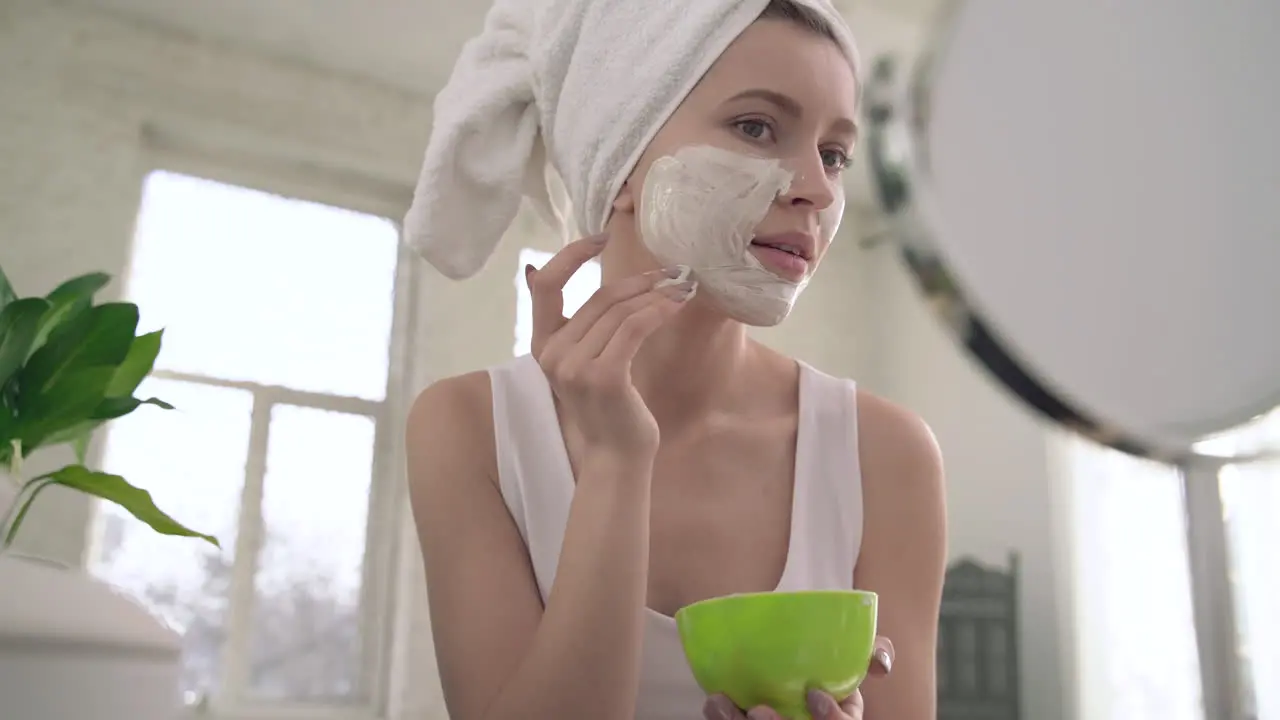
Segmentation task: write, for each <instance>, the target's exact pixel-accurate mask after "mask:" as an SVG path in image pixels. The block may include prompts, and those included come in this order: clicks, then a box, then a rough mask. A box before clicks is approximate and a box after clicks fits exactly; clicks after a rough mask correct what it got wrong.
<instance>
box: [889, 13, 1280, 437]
mask: <svg viewBox="0 0 1280 720" xmlns="http://www.w3.org/2000/svg"><path fill="white" fill-rule="evenodd" d="M1276 27H1280V3H1276V2H1250V3H1209V2H1203V1H1202V0H1124V1H1123V2H1119V3H1102V2H1095V3H1088V2H1067V1H1061V2H1047V3H1045V2H1031V3H1029V2H1025V0H985V1H984V2H973V3H951V4H949V5H948V6H947V11H946V12H945V13H944V14H943V18H942V21H941V22H940V23H939V24H938V27H937V29H936V32H935V37H934V40H933V42H932V43H931V44H930V45H929V48H928V52H927V53H926V54H925V56H924V57H923V58H922V59H921V60H920V61H919V63H918V64H917V65H916V66H915V67H914V68H895V67H894V66H893V64H892V62H891V61H890V60H887V59H885V60H880V61H878V62H877V63H876V64H875V67H874V69H873V78H872V81H871V83H869V85H868V91H867V106H868V113H869V115H870V120H871V122H870V129H871V132H870V137H869V140H868V143H869V150H870V156H871V163H870V166H871V172H872V173H873V177H874V184H875V187H876V189H877V191H878V193H879V201H880V203H881V204H882V206H883V209H884V210H885V212H886V214H887V215H888V216H889V218H890V221H891V227H892V228H893V231H892V232H893V235H894V236H895V237H896V240H897V241H898V242H899V244H900V249H901V252H902V253H903V255H904V257H905V258H906V260H907V263H908V265H909V266H910V267H911V269H912V271H913V273H914V274H915V276H916V277H917V279H918V280H919V281H920V283H921V284H922V285H923V287H924V289H925V291H926V293H927V295H928V297H929V300H930V302H931V303H932V304H933V305H934V306H935V307H936V309H937V310H938V312H939V313H941V315H942V317H943V318H944V319H945V321H946V322H947V323H948V325H949V326H950V327H951V328H952V329H953V330H954V331H955V332H956V333H957V334H958V335H959V337H960V339H961V340H962V342H963V343H964V344H965V345H966V347H967V348H968V349H969V350H970V351H971V353H972V354H973V355H975V356H976V357H977V358H978V359H979V360H980V361H981V362H982V363H983V364H984V365H985V366H986V367H987V368H988V369H990V370H991V371H992V372H993V373H994V374H995V375H996V376H998V377H999V378H1000V380H1001V381H1002V382H1003V383H1004V384H1005V385H1007V386H1008V387H1009V388H1010V389H1011V390H1013V391H1014V392H1015V393H1016V394H1017V395H1018V396H1020V397H1021V398H1023V399H1024V400H1025V401H1027V402H1028V403H1030V404H1031V405H1032V406H1034V407H1035V408H1036V409H1037V410H1039V411H1040V412H1042V413H1044V414H1046V415H1048V416H1049V417H1051V418H1052V419H1054V420H1056V421H1058V422H1061V423H1063V424H1066V425H1069V426H1071V427H1073V428H1075V429H1077V430H1079V431H1080V432H1082V433H1084V434H1086V435H1088V436H1089V437H1091V438H1093V439H1095V440H1098V441H1100V442H1103V443H1105V444H1108V445H1111V446H1113V447H1116V448H1119V449H1121V450H1124V451H1127V452H1130V453H1133V454H1137V455H1143V456H1147V457H1155V458H1161V459H1170V460H1177V459H1179V458H1182V457H1184V456H1185V455H1187V454H1189V453H1190V452H1191V449H1192V447H1193V445H1195V444H1196V442H1197V441H1199V440H1201V439H1203V438H1205V437H1206V436H1210V435H1212V434H1215V433H1218V432H1221V431H1224V430H1227V429H1230V428H1233V427H1236V426H1239V425H1241V424H1244V423H1246V422H1247V421H1249V420H1250V419H1251V418H1255V417H1257V416H1258V415H1260V414H1262V413H1265V412H1267V411H1269V410H1271V409H1273V408H1275V407H1276V406H1277V405H1280V317H1277V312H1278V311H1280V282H1278V280H1280V277H1278V276H1280V137H1278V135H1280V81H1277V79H1276V76H1275V75H1276V72H1277V69H1280V43H1277V42H1276V41H1275V38H1274V29H1275V28H1276ZM907 70H910V71H911V74H910V77H907V76H906V75H907V73H906V72H904V71H907Z"/></svg>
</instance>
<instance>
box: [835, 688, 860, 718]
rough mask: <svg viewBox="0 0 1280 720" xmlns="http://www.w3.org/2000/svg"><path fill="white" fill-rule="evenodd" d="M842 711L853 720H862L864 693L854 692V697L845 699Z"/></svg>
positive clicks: (841, 704) (841, 705) (841, 707)
mask: <svg viewBox="0 0 1280 720" xmlns="http://www.w3.org/2000/svg"><path fill="white" fill-rule="evenodd" d="M840 710H841V712H843V713H844V714H845V715H848V716H849V717H851V718H853V720H862V713H863V710H864V706H863V702H862V691H861V690H854V691H853V694H852V695H850V696H849V697H847V698H845V699H844V702H842V703H840Z"/></svg>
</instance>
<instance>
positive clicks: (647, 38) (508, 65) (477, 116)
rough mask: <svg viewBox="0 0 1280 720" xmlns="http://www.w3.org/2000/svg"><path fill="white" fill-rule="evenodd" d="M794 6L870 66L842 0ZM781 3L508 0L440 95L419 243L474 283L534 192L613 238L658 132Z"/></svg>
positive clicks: (410, 237) (425, 170) (553, 213)
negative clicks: (631, 182) (627, 191)
mask: <svg viewBox="0 0 1280 720" xmlns="http://www.w3.org/2000/svg"><path fill="white" fill-rule="evenodd" d="M793 2H796V3H797V4H799V5H802V6H805V7H808V8H811V9H813V10H816V11H818V12H819V13H820V14H822V15H823V16H824V17H826V18H827V19H828V20H829V21H830V23H831V25H832V27H833V29H834V30H835V31H836V33H837V35H838V36H839V38H840V44H841V45H842V47H843V49H844V50H845V52H846V54H847V55H848V56H849V59H850V62H851V63H852V64H853V65H854V67H855V71H856V68H857V51H856V49H855V47H854V43H853V38H852V36H851V35H850V34H849V31H848V29H847V26H846V25H845V23H844V20H843V18H841V17H840V15H839V13H838V12H836V10H835V9H834V8H833V7H832V6H831V4H830V0H793ZM768 4H769V0H496V2H494V5H493V8H492V9H491V10H490V11H489V14H488V16H487V18H486V20H485V26H484V30H483V31H482V32H481V34H480V35H479V36H477V37H475V38H473V39H472V40H471V41H469V42H468V43H467V44H466V46H465V47H464V48H463V50H462V54H461V55H460V56H459V58H458V62H457V65H456V66H455V67H454V70H453V75H452V76H451V77H450V79H449V82H448V83H447V84H446V85H445V87H444V88H443V89H442V90H441V91H440V92H439V94H438V95H437V96H436V100H435V111H434V117H433V119H432V123H433V124H432V129H431V138H430V141H429V142H428V144H427V150H426V157H425V159H424V161H423V166H422V174H421V176H420V177H419V179H418V186H417V189H416V190H415V191H414V197H413V204H412V206H411V207H410V208H409V213H408V215H407V216H406V217H405V236H406V240H407V242H409V243H410V245H411V246H412V247H413V248H415V249H416V250H417V251H418V252H419V253H421V254H422V256H423V257H425V258H426V259H427V261H428V262H430V263H431V264H432V265H433V266H435V267H436V269H438V270H439V271H440V272H441V273H443V274H444V275H446V276H448V277H450V278H454V279H461V278H466V277H470V276H472V275H474V274H475V273H477V272H479V270H480V268H481V267H483V265H484V264H485V262H486V261H487V260H488V259H489V257H490V256H491V255H492V254H493V251H494V249H495V248H496V247H497V245H498V242H499V240H501V239H502V235H503V233H505V232H506V230H507V227H508V226H509V225H510V224H511V221H512V220H514V219H515V216H516V213H517V212H518V211H519V207H520V201H521V198H522V197H528V198H529V199H530V200H531V201H532V202H533V204H534V206H535V207H536V208H537V209H538V210H539V211H540V213H541V214H542V215H543V216H544V217H545V218H546V219H547V220H548V221H550V222H552V223H553V224H558V225H559V226H560V229H561V230H562V231H565V232H566V234H567V232H568V229H569V228H571V227H574V226H576V227H577V228H578V229H580V230H582V231H583V232H585V233H586V234H589V235H591V234H596V233H599V232H601V231H602V230H603V229H604V225H605V222H606V221H607V220H608V217H609V214H610V210H611V207H612V205H613V201H614V199H615V198H616V197H617V194H618V192H620V191H621V188H622V184H623V183H624V182H625V181H626V179H627V177H628V175H629V174H630V173H631V170H632V169H633V168H634V166H635V164H636V162H637V161H638V160H639V158H640V156H641V154H642V153H643V152H644V150H645V148H646V147H647V146H648V144H649V142H650V141H651V140H652V139H653V137H654V135H656V134H657V132H658V130H660V129H661V128H662V125H663V124H664V123H665V122H666V121H667V118H669V117H670V116H671V114H672V113H673V112H675V110H676V108H677V107H678V106H679V105H680V103H681V102H682V101H683V100H684V98H685V96H687V95H688V94H689V92H690V91H691V90H692V89H693V87H694V85H695V84H697V82H698V80H700V79H701V78H702V76H703V75H704V74H705V73H706V71H707V70H708V69H710V67H711V65H712V64H713V63H714V62H715V61H716V59H717V58H719V57H720V55H721V54H722V53H723V52H724V51H725V49H726V48H727V47H728V46H729V45H730V43H732V42H733V41H734V40H735V39H736V38H737V37H738V35H740V34H741V33H742V31H743V30H745V29H746V28H747V27H748V26H750V25H751V23H752V22H754V21H755V20H756V18H758V17H759V16H760V14H761V13H762V12H763V11H764V9H765V8H766V7H767V6H768ZM549 168H550V170H551V172H549ZM558 180H562V181H563V184H564V187H559V181H558ZM566 190H567V193H568V197H567V198H566V197H565V194H564V193H565V191H566ZM570 208H572V210H570ZM570 213H571V214H570ZM571 223H572V224H571Z"/></svg>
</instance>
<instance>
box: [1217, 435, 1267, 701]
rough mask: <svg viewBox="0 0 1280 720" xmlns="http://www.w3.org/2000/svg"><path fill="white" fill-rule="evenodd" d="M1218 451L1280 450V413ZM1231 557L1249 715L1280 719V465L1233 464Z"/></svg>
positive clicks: (1225, 490) (1228, 504) (1228, 491)
mask: <svg viewBox="0 0 1280 720" xmlns="http://www.w3.org/2000/svg"><path fill="white" fill-rule="evenodd" d="M1214 443H1215V445H1217V446H1216V447H1214V448H1213V451H1214V452H1222V453H1230V454H1233V455H1235V454H1249V453H1255V452H1259V451H1263V450H1265V449H1267V448H1276V447H1280V411H1276V412H1273V413H1271V414H1269V415H1267V416H1265V417H1264V418H1262V419H1261V420H1260V421H1258V422H1255V423H1251V424H1250V425H1249V426H1247V427H1244V428H1241V429H1240V430H1239V431H1237V432H1233V433H1230V434H1229V435H1227V436H1226V437H1223V438H1220V439H1216V440H1215V441H1214ZM1219 492H1220V493H1221V495H1222V506H1223V520H1224V521H1225V523H1226V530H1227V542H1228V550H1229V551H1230V554H1231V587H1232V590H1233V591H1234V594H1235V608H1236V625H1237V630H1238V633H1239V636H1240V637H1239V643H1240V665H1241V680H1242V682H1243V684H1244V686H1245V688H1244V689H1245V698H1244V700H1245V711H1246V713H1247V715H1246V716H1247V717H1251V718H1256V719H1257V720H1280V683H1277V682H1276V681H1275V680H1274V679H1273V678H1280V617H1278V616H1277V614H1276V612H1275V609H1276V608H1280V572H1277V570H1276V568H1277V563H1276V558H1275V548H1277V547H1280V525H1278V524H1277V522H1276V519H1277V518H1280V462H1277V461H1268V462H1259V463H1253V464H1248V465H1228V466H1227V467H1225V468H1223V469H1222V475H1221V477H1220V478H1219Z"/></svg>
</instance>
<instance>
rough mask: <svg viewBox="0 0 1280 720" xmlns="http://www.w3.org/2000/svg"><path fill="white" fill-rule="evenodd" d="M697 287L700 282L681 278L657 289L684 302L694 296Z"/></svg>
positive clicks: (677, 300) (673, 298)
mask: <svg viewBox="0 0 1280 720" xmlns="http://www.w3.org/2000/svg"><path fill="white" fill-rule="evenodd" d="M697 288H698V283H696V282H694V281H693V280H680V281H679V282H673V283H671V284H670V285H659V286H658V288H657V291H658V292H660V293H662V294H663V295H665V296H667V297H669V298H671V299H672V300H675V301H676V302H684V301H685V300H688V299H689V298H691V297H693V294H694V292H695V291H696V290H697Z"/></svg>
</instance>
